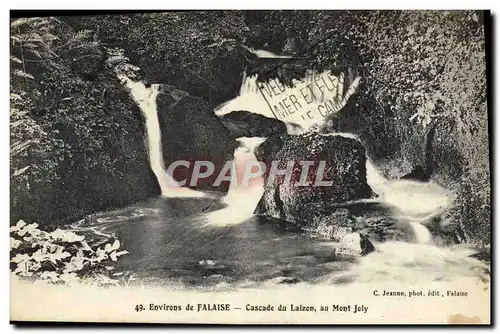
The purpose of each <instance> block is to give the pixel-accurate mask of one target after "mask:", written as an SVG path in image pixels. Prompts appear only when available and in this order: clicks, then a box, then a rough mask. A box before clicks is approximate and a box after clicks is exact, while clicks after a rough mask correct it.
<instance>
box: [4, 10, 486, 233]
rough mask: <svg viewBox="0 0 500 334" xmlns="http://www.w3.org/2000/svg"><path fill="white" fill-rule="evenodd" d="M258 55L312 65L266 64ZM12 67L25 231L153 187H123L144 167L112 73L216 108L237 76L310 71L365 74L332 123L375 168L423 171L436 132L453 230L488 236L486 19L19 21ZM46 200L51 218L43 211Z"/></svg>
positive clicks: (237, 14) (200, 15)
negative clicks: (453, 193)
mask: <svg viewBox="0 0 500 334" xmlns="http://www.w3.org/2000/svg"><path fill="white" fill-rule="evenodd" d="M252 48H253V49H258V48H264V49H267V50H270V51H273V52H276V53H288V54H293V55H295V56H301V57H305V58H306V60H305V61H304V62H303V63H296V62H286V61H283V60H279V61H277V62H276V63H274V62H272V61H271V62H269V64H266V65H265V66H262V64H261V63H256V59H255V55H254V54H253V53H252V52H251V51H250V50H251V49H252ZM10 59H11V77H12V80H11V143H12V145H11V156H12V164H11V168H12V170H11V172H12V175H13V178H12V183H13V189H14V191H13V194H14V196H13V202H14V204H15V205H14V207H16V205H17V206H19V205H20V204H19V203H36V202H40V200H39V199H37V198H39V197H40V195H39V193H42V194H44V199H45V202H44V203H41V204H40V205H38V209H37V212H34V213H32V214H31V216H30V217H28V218H29V219H31V220H33V219H37V221H39V220H38V218H39V217H40V215H41V212H53V213H54V215H56V216H61V215H62V213H61V212H58V210H63V209H58V208H63V207H68V208H72V210H68V211H73V212H75V211H77V212H80V211H90V210H94V211H95V209H96V208H97V209H100V208H103V207H106V206H108V207H109V205H115V204H116V205H120V204H122V203H125V202H126V201H124V200H123V199H120V200H111V199H106V200H105V201H101V202H104V203H102V204H101V203H96V202H93V201H92V200H91V199H89V197H92V198H101V197H106V196H110V197H111V198H114V199H116V198H120V197H121V196H123V194H124V193H133V192H135V193H141V191H142V190H140V189H139V188H138V187H137V184H141V183H138V182H133V181H136V180H137V179H148V178H150V177H151V175H145V174H142V175H141V176H140V177H138V176H136V177H135V179H133V178H132V177H129V176H130V175H132V174H136V175H138V174H140V172H139V171H140V170H147V167H145V164H146V163H147V157H146V156H145V153H144V152H141V149H142V146H143V145H142V138H141V136H140V133H141V132H142V129H141V127H140V126H138V123H139V122H138V121H139V120H140V116H139V115H138V113H133V112H132V108H133V102H132V101H131V99H130V97H129V96H128V95H127V94H126V92H125V91H124V90H123V89H122V87H121V86H120V83H119V82H118V80H117V79H116V77H115V73H114V70H115V69H117V68H120V71H125V72H127V73H132V72H133V73H137V72H139V73H138V74H137V76H136V78H138V79H142V80H144V81H146V82H147V83H150V84H152V83H161V84H169V85H172V86H176V88H178V89H180V90H184V91H187V92H189V93H190V94H191V95H194V96H199V97H201V98H203V99H204V100H205V101H208V102H209V103H210V104H211V106H215V105H217V104H219V103H223V102H226V101H228V100H230V99H232V98H234V97H236V96H237V95H238V93H239V90H240V85H241V81H242V79H243V71H244V70H245V69H246V71H247V74H254V73H257V74H259V76H260V79H259V80H267V79H269V78H273V77H278V78H280V80H282V81H283V82H284V83H285V84H287V83H290V82H291V80H293V79H294V78H298V77H300V76H302V74H303V73H304V71H305V70H306V69H308V68H311V67H312V68H315V69H317V70H318V71H322V70H324V69H330V70H333V71H334V72H336V73H338V72H344V73H345V77H346V78H347V79H348V81H352V80H353V78H354V77H356V76H358V75H360V76H362V80H361V86H360V87H359V91H358V93H357V94H356V95H354V96H353V98H352V99H351V101H350V102H349V103H348V105H347V106H346V107H345V108H344V109H343V110H342V111H341V112H340V113H338V114H335V115H332V116H331V117H332V118H334V122H332V124H333V127H334V128H335V129H336V130H339V131H346V132H355V133H357V134H358V135H359V136H360V138H361V139H362V140H363V141H364V142H365V143H366V145H367V149H368V152H369V153H370V155H372V158H373V159H375V160H376V161H377V162H380V161H387V160H389V161H392V162H393V165H398V166H404V167H405V168H406V169H408V168H412V167H413V166H415V165H418V164H420V165H422V164H423V162H424V160H425V153H424V152H423V150H422V147H421V146H422V143H423V142H424V141H425V136H426V132H427V131H428V128H429V126H430V125H433V126H434V125H435V126H436V129H437V130H436V135H435V139H434V140H433V147H432V150H433V156H434V160H435V164H436V166H437V167H438V168H437V169H436V178H437V179H438V180H445V181H443V184H444V185H445V186H447V187H454V185H458V189H457V190H458V193H459V194H461V195H460V196H457V202H456V203H455V204H456V212H467V214H464V216H463V217H467V218H460V214H457V215H456V216H455V217H456V219H460V220H461V221H460V223H461V225H462V226H463V227H464V228H465V229H468V230H469V231H471V233H469V235H473V234H476V233H478V231H479V230H481V231H486V230H488V229H489V218H488V219H486V218H487V217H489V211H488V210H489V207H490V190H489V183H490V180H489V178H490V172H489V152H488V149H487V145H485V143H487V142H488V126H487V125H488V119H487V110H486V74H485V71H486V68H485V45H484V28H483V14H482V13H481V12H478V11H247V12H245V11H207V12H203V11H200V12H192V11H191V12H189V11H188V12H163V13H138V14H120V15H104V16H102V15H100V16H87V17H60V18H29V19H18V20H14V21H12V22H11V58H10ZM126 64H129V65H126ZM123 66H125V67H124V68H123ZM127 66H128V67H127ZM137 68H139V70H137ZM235 73H241V75H235ZM349 84H350V82H348V83H347V84H346V85H345V86H346V87H348V86H349ZM131 143H132V145H131ZM127 166H138V167H137V168H136V169H131V168H130V167H127ZM141 166H142V168H141ZM406 169H404V168H401V170H398V171H397V172H398V173H399V174H403V173H405V172H408V171H409V170H406ZM396 174H397V173H396ZM141 185H142V188H144V186H143V185H144V183H142V184H141ZM128 188H130V189H134V190H129V189H128ZM149 188H150V189H152V187H151V186H150V187H149ZM34 189H36V191H35V190H34ZM61 189H63V191H61ZM71 189H79V190H78V191H76V190H75V191H73V190H71ZM109 189H113V191H114V193H112V194H110V191H109ZM124 190H125V191H124ZM152 192H154V191H149V192H147V193H144V192H142V193H141V196H148V195H149V194H151V193H152ZM86 193H88V194H92V195H91V196H87V195H85V194H86ZM139 197H140V196H139ZM467 198H474V200H471V201H467V200H466V199H467ZM134 199H137V198H136V197H133V196H132V197H130V198H129V200H134ZM47 202H48V203H56V204H54V205H53V206H54V207H55V208H54V207H50V208H49V209H46V210H45V208H44V205H45V203H47ZM82 202H83V203H82ZM16 203H17V204H16ZM35 206H36V205H35ZM75 208H76V210H75ZM23 209H24V208H23ZM18 211H23V210H21V208H18ZM44 214H45V213H44ZM45 218H47V217H45ZM49 218H50V217H49ZM47 220H48V219H47ZM464 220H467V221H466V222H465V221H464ZM477 224H479V225H481V228H479V226H476V225H477ZM467 226H476V227H475V228H476V229H472V228H469V227H467ZM474 231H475V232H474ZM465 234H467V233H465ZM483 234H484V235H487V233H483Z"/></svg>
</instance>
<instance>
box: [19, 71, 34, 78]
mask: <svg viewBox="0 0 500 334" xmlns="http://www.w3.org/2000/svg"><path fill="white" fill-rule="evenodd" d="M14 75H16V76H18V77H21V78H28V79H35V78H34V77H33V76H32V75H31V74H29V73H26V72H24V71H23V70H15V71H14Z"/></svg>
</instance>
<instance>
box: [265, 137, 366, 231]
mask: <svg viewBox="0 0 500 334" xmlns="http://www.w3.org/2000/svg"><path fill="white" fill-rule="evenodd" d="M256 156H257V159H259V160H260V161H263V162H264V163H265V164H266V166H267V173H266V174H265V176H264V179H265V186H264V194H263V196H262V198H261V200H260V202H259V203H258V205H257V208H256V210H255V213H256V214H257V215H260V216H270V217H273V218H278V219H283V220H285V221H289V222H292V223H295V224H298V225H303V226H306V225H307V224H311V222H314V221H315V219H316V220H318V219H322V218H321V217H322V216H328V215H329V214H332V213H334V212H336V211H338V209H339V208H338V207H335V206H331V205H332V204H339V203H345V202H348V201H353V200H358V199H364V198H370V197H373V196H374V193H373V192H372V190H371V189H370V187H369V186H368V184H367V183H366V167H365V164H366V157H365V151H364V148H363V146H362V145H361V143H360V142H359V141H357V140H355V139H351V138H345V137H341V136H328V135H321V134H318V133H307V134H304V135H279V136H273V137H270V138H268V139H267V140H266V141H265V142H264V143H262V144H261V145H260V146H259V147H258V149H257V150H256ZM272 161H278V162H279V164H278V168H279V169H285V167H286V165H287V163H289V162H290V161H293V162H294V168H293V173H292V177H291V179H290V180H289V181H288V180H286V181H285V178H284V177H283V176H277V177H276V178H275V179H274V181H273V182H270V179H269V173H268V172H269V169H270V167H271V162H272ZM300 161H313V162H315V164H314V165H313V166H311V167H310V170H309V173H308V178H307V183H308V184H307V185H302V184H300V183H299V182H298V181H299V180H300V174H301V171H302V167H301V165H300V164H299V162H300ZM320 161H324V164H325V165H324V166H325V168H324V172H323V176H322V180H328V181H333V182H332V183H331V184H330V185H323V186H318V185H317V183H316V182H317V181H321V180H319V178H321V176H320V177H318V169H319V162H320ZM315 183H316V184H315ZM325 207H328V208H331V210H330V211H329V212H324V211H325V210H323V212H322V213H321V215H318V208H325ZM314 224H315V225H319V224H320V222H317V221H316V222H315V223H314ZM315 227H316V226H315Z"/></svg>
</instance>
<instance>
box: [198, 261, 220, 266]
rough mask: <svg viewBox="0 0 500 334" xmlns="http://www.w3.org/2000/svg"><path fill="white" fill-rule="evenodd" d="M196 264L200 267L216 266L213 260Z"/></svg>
mask: <svg viewBox="0 0 500 334" xmlns="http://www.w3.org/2000/svg"><path fill="white" fill-rule="evenodd" d="M198 264H200V265H202V266H214V265H215V264H216V261H214V260H201V261H200V262H198Z"/></svg>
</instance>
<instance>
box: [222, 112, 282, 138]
mask: <svg viewBox="0 0 500 334" xmlns="http://www.w3.org/2000/svg"><path fill="white" fill-rule="evenodd" d="M222 123H223V124H224V126H226V128H228V130H229V132H230V133H231V136H232V137H233V138H239V137H270V136H273V135H280V134H286V133H287V128H286V125H285V123H284V122H283V121H280V120H278V119H276V118H269V117H266V116H263V115H260V114H255V113H252V112H249V111H245V110H238V111H232V112H230V113H229V114H226V115H224V116H223V117H222Z"/></svg>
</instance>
